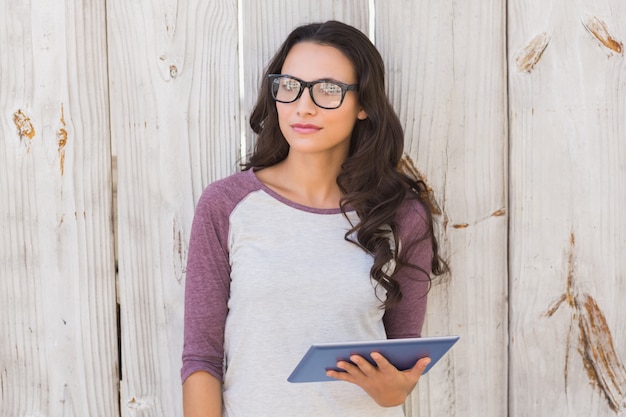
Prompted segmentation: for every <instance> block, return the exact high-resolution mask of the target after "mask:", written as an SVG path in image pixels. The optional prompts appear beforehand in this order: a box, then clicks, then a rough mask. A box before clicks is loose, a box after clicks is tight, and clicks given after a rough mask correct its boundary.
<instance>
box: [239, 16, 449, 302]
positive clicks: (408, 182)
mask: <svg viewBox="0 0 626 417" xmlns="http://www.w3.org/2000/svg"><path fill="white" fill-rule="evenodd" d="M303 41H307V42H315V43H318V44H321V45H328V46H332V47H335V48H337V49H338V50H340V51H341V52H342V53H343V54H344V55H345V56H346V57H347V58H348V59H349V60H350V61H351V62H352V65H353V66H354V69H355V72H356V75H357V82H358V85H359V90H358V95H359V103H360V105H361V107H362V108H363V110H365V112H366V113H367V116H368V117H367V118H366V119H365V120H357V122H356V124H355V127H354V129H353V131H352V136H351V139H350V150H349V153H348V157H347V159H346V160H345V162H344V163H343V165H342V169H341V172H340V174H339V175H338V176H337V184H338V185H339V188H340V190H341V191H342V193H343V198H342V199H341V203H340V206H341V210H342V212H343V213H344V215H345V213H346V212H347V211H348V210H355V211H356V213H357V215H358V217H359V222H358V223H357V224H356V225H353V228H352V229H351V230H349V231H348V232H347V233H346V240H349V241H351V242H353V243H356V244H358V245H359V246H360V247H361V248H363V249H364V250H365V251H367V252H368V253H370V254H372V255H373V257H374V263H373V265H372V268H371V270H370V274H371V277H372V278H373V279H374V280H376V282H377V283H378V285H381V286H382V287H383V288H384V289H385V290H386V291H387V297H386V300H385V301H384V307H390V306H392V305H393V304H395V303H397V302H398V301H400V299H401V298H402V292H401V289H400V285H399V283H398V282H397V281H396V280H395V278H394V275H395V272H397V271H398V270H399V269H400V268H401V267H412V268H416V269H419V270H421V272H423V274H419V275H425V276H426V277H428V278H427V279H428V280H430V273H432V274H433V275H440V274H442V273H444V272H445V271H446V269H447V266H446V264H445V262H443V260H442V259H441V258H440V256H439V251H438V245H437V241H436V238H435V235H434V233H433V219H432V210H431V206H430V205H429V204H428V198H427V195H428V191H429V190H428V187H427V186H426V184H425V183H424V181H423V180H422V179H421V178H419V177H417V178H416V177H415V176H410V175H407V174H405V173H403V172H402V171H401V170H400V169H399V167H400V163H401V159H402V154H403V150H404V132H403V130H402V125H401V124H400V120H399V119H398V116H397V115H396V113H395V111H394V109H393V107H392V106H391V103H390V102H389V99H388V98H387V94H386V92H385V67H384V63H383V59H382V57H381V55H380V53H379V52H378V50H377V49H376V47H375V46H374V45H373V44H372V43H371V42H370V40H369V39H368V38H367V37H366V36H365V35H364V34H363V33H362V32H360V31H359V30H358V29H356V28H354V27H352V26H349V25H347V24H344V23H341V22H337V21H328V22H324V23H313V24H307V25H304V26H300V27H298V28H296V29H294V30H293V31H292V32H291V33H290V34H289V36H288V37H287V39H286V40H285V42H284V43H283V44H282V46H281V47H280V49H279V50H278V52H277V53H276V55H274V57H273V58H272V60H271V61H270V63H269V64H268V66H267V68H266V71H265V74H264V76H263V80H262V84H261V89H260V93H259V97H258V99H257V102H256V105H255V107H254V109H253V111H252V114H251V116H250V126H251V127H252V130H253V131H254V132H255V133H256V134H257V135H258V139H257V142H256V147H255V150H254V153H253V154H252V155H251V156H250V157H249V159H248V161H247V162H246V163H245V164H244V165H243V169H244V170H248V169H251V168H264V167H268V166H272V165H274V164H276V163H278V162H280V161H282V160H284V159H285V158H286V157H287V154H288V153H289V144H288V143H287V141H286V139H285V137H284V136H283V134H282V132H281V130H280V127H279V124H278V114H277V112H276V104H275V102H274V100H273V99H272V96H271V94H270V85H269V79H268V75H269V74H278V73H280V72H281V69H282V67H283V63H284V62H285V59H286V57H287V54H288V53H289V51H290V50H291V48H292V47H293V46H294V45H295V44H297V43H299V42H303ZM407 198H414V199H417V200H418V201H420V203H421V204H422V205H423V206H424V208H425V211H426V213H427V222H428V228H427V232H426V233H425V234H424V235H423V236H416V237H415V240H414V241H413V242H412V244H417V243H419V242H421V241H423V240H424V239H431V241H432V249H433V258H432V263H431V271H423V270H422V269H421V268H419V267H418V266H417V265H412V264H410V263H409V262H407V261H406V259H404V257H403V253H404V252H406V249H407V247H403V250H402V251H400V247H399V244H400V242H399V238H398V230H397V225H396V221H395V218H396V213H397V211H398V209H399V208H400V206H401V205H402V204H403V203H404V202H405V200H406V199H407ZM389 229H391V235H392V236H390V234H389ZM350 236H356V237H357V241H353V240H352V239H351V238H350ZM403 244H406V242H403ZM390 261H395V263H396V268H394V270H393V271H388V270H387V268H386V267H385V266H386V265H387V264H388V263H389V262H390ZM429 272H430V273H429ZM416 279H417V278H416Z"/></svg>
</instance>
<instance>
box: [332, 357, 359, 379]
mask: <svg viewBox="0 0 626 417" xmlns="http://www.w3.org/2000/svg"><path fill="white" fill-rule="evenodd" d="M355 359H356V358H355ZM350 360H351V361H352V357H350ZM357 360H358V359H357ZM353 362H354V361H352V362H348V361H339V362H337V368H339V369H343V370H344V371H346V372H347V373H348V374H350V375H352V376H355V377H360V376H363V370H362V369H361V368H360V367H359V365H358V364H357V363H353Z"/></svg>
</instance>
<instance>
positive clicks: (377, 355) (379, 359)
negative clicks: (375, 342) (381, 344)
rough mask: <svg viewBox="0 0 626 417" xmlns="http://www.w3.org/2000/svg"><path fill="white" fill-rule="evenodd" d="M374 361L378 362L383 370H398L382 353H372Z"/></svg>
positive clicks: (378, 365) (379, 367) (377, 364)
mask: <svg viewBox="0 0 626 417" xmlns="http://www.w3.org/2000/svg"><path fill="white" fill-rule="evenodd" d="M370 356H371V357H372V359H373V360H374V362H376V366H377V367H378V369H379V370H380V371H381V372H390V371H397V368H396V367H395V366H393V365H392V364H391V362H389V361H388V360H387V358H385V357H384V356H383V355H382V354H380V353H378V352H372V353H371V354H370Z"/></svg>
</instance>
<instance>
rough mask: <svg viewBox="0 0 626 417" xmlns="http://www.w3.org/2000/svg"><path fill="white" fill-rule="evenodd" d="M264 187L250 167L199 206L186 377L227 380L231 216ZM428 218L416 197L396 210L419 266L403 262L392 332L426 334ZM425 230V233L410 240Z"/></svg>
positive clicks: (188, 292)
mask: <svg viewBox="0 0 626 417" xmlns="http://www.w3.org/2000/svg"><path fill="white" fill-rule="evenodd" d="M259 190H261V191H265V192H268V193H271V190H268V189H267V188H266V187H265V186H264V185H263V184H261V183H260V182H259V181H258V180H257V179H256V177H255V176H254V174H253V173H252V171H247V172H244V173H240V174H236V175H234V176H232V177H229V178H228V179H227V180H226V181H225V180H221V181H218V182H216V183H213V184H211V185H210V186H209V187H207V189H205V191H204V192H203V194H202V196H201V198H200V200H199V202H198V205H197V207H196V212H195V215H194V220H193V225H192V230H191V237H190V243H189V252H188V263H187V274H186V282H185V329H184V332H185V335H184V348H183V358H182V359H183V366H182V369H181V378H182V381H183V382H184V381H185V380H186V378H187V377H188V376H189V375H191V374H192V373H194V372H197V371H206V372H209V373H210V374H211V375H213V376H214V377H215V378H217V379H218V380H223V367H224V329H225V325H226V318H227V315H228V302H229V296H230V284H231V278H230V275H231V266H230V260H229V249H228V248H229V246H228V245H229V242H228V240H229V218H230V214H231V212H232V211H233V209H234V208H235V207H236V206H237V204H238V203H239V202H240V201H241V200H242V199H244V198H245V196H246V195H247V194H249V193H250V192H253V191H259ZM426 218H427V217H426V212H425V209H424V208H423V206H422V205H421V203H420V202H418V201H417V200H407V201H406V203H405V204H404V205H403V206H402V207H401V209H400V210H399V212H398V215H397V221H396V224H397V226H398V232H399V239H400V250H401V251H405V252H403V253H405V256H406V259H407V260H408V262H409V263H411V264H414V265H416V266H417V267H418V268H415V267H410V266H402V267H400V269H399V270H398V272H397V274H396V279H397V280H398V282H399V283H400V286H401V291H402V293H403V297H402V300H401V301H400V302H399V303H398V304H396V305H395V306H393V307H391V308H389V309H387V310H386V311H385V313H384V316H383V323H384V326H385V332H386V335H387V337H388V338H405V337H419V336H420V334H421V328H422V325H423V322H424V315H425V312H426V293H427V292H428V288H429V274H428V271H430V265H431V259H432V246H431V237H430V236H429V235H428V233H429V232H428V231H429V228H428V224H427V222H426ZM424 236H426V238H425V239H422V240H421V241H418V242H417V243H415V244H412V243H411V242H414V241H415V240H416V239H420V238H423V237H424ZM330 290H331V289H329V291H330ZM372 291H373V290H372ZM311 296H312V297H315V294H311ZM319 296H321V297H324V296H325V295H324V294H320V295H319Z"/></svg>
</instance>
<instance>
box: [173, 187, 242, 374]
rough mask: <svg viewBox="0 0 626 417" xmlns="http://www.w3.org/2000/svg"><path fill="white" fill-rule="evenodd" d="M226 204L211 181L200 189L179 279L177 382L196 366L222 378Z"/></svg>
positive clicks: (227, 274) (226, 273)
mask: <svg viewBox="0 0 626 417" xmlns="http://www.w3.org/2000/svg"><path fill="white" fill-rule="evenodd" d="M228 205H229V204H228V203H227V202H226V201H225V199H224V194H223V192H222V191H220V189H219V187H215V186H214V187H209V188H207V189H206V190H205V192H204V193H203V194H202V197H201V198H200V201H199V202H198V205H197V207H196V212H195V215H194V220H193V225H192V228H191V237H190V241H189V257H188V262H187V274H186V280H185V329H184V346H183V358H182V359H183V365H182V369H181V379H182V381H183V382H184V381H185V380H186V379H187V377H188V376H189V375H191V374H192V373H194V372H196V371H207V372H209V373H211V374H212V375H213V376H215V377H216V378H218V379H219V380H222V374H223V363H224V326H225V322H226V315H227V313H228V297H229V292H230V264H229V259H228V218H229V214H230V210H229V208H228Z"/></svg>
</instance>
